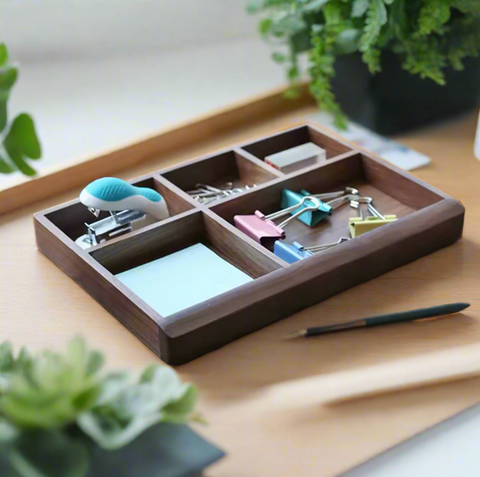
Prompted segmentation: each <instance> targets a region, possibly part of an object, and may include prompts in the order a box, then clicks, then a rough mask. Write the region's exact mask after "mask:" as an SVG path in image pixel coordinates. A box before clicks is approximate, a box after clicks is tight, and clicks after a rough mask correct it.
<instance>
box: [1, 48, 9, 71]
mask: <svg viewBox="0 0 480 477" xmlns="http://www.w3.org/2000/svg"><path fill="white" fill-rule="evenodd" d="M7 62H8V48H7V45H5V43H0V68H1V67H2V66H5V64H6V63H7Z"/></svg>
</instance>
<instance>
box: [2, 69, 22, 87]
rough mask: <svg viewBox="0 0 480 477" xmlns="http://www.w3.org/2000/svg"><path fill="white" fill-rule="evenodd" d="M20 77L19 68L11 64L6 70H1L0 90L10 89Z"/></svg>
mask: <svg viewBox="0 0 480 477" xmlns="http://www.w3.org/2000/svg"><path fill="white" fill-rule="evenodd" d="M17 78H18V69H17V68H15V67H14V66H9V67H8V68H6V69H4V70H0V90H7V91H8V90H10V89H11V88H12V86H13V85H14V84H15V81H17Z"/></svg>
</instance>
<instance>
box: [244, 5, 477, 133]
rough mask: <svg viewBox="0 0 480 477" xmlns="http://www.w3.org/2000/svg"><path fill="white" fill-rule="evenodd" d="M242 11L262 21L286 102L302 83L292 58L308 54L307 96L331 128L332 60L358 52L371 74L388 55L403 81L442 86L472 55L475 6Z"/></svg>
mask: <svg viewBox="0 0 480 477" xmlns="http://www.w3.org/2000/svg"><path fill="white" fill-rule="evenodd" d="M248 11H249V12H250V13H265V14H266V16H265V17H264V18H263V19H262V20H261V21H260V24H259V30H260V33H261V34H262V36H263V37H264V38H265V39H267V40H268V41H270V42H271V43H272V44H273V45H274V46H275V48H276V51H275V52H274V53H273V59H274V60H275V61H277V62H279V63H283V64H285V65H286V66H287V74H288V78H289V79H290V81H291V82H292V84H293V86H294V88H293V90H291V91H290V92H289V93H288V94H289V95H290V96H292V95H295V91H296V89H295V85H296V84H297V83H298V82H299V81H300V78H301V76H302V72H301V68H300V67H299V55H300V54H301V53H304V52H308V53H309V67H308V73H309V75H310V78H311V83H310V90H311V92H312V94H313V95H314V97H315V98H316V99H317V102H318V103H319V105H320V106H321V107H322V109H324V110H326V111H328V112H330V113H332V114H333V115H334V116H335V120H336V124H337V126H339V127H345V124H346V123H345V116H344V114H343V113H342V110H341V108H340V106H339V105H338V103H337V101H336V99H335V96H334V94H333V92H332V85H331V81H332V78H333V77H334V76H335V60H336V58H337V57H338V56H340V55H345V54H351V53H354V52H360V54H361V55H362V59H363V61H364V62H365V63H366V64H367V65H368V68H369V70H370V72H371V73H372V74H375V73H377V72H379V71H380V70H381V52H382V50H386V49H389V50H391V51H393V52H394V53H396V54H398V55H399V56H400V58H401V62H402V66H403V68H404V69H406V70H407V71H409V72H410V73H412V74H418V75H420V77H421V78H429V79H431V80H433V81H435V82H436V83H438V84H444V83H445V77H444V70H445V68H447V67H451V68H454V69H456V70H461V69H463V60H464V58H466V57H468V56H478V54H479V52H480V2H479V1H478V0H251V1H250V2H249V5H248ZM353 81H354V79H353Z"/></svg>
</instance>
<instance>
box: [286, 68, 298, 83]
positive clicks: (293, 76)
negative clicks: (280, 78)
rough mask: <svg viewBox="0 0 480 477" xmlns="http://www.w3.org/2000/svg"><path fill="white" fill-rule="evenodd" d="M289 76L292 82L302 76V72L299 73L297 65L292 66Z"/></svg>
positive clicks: (288, 72)
mask: <svg viewBox="0 0 480 477" xmlns="http://www.w3.org/2000/svg"><path fill="white" fill-rule="evenodd" d="M287 76H288V79H289V80H290V81H294V80H296V79H297V78H299V76H300V71H298V68H297V66H296V65H292V66H291V67H290V68H289V69H288V71H287Z"/></svg>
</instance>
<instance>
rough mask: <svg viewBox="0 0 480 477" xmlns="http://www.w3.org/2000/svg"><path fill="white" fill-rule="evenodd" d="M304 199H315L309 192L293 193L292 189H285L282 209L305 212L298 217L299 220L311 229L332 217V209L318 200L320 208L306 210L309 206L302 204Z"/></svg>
mask: <svg viewBox="0 0 480 477" xmlns="http://www.w3.org/2000/svg"><path fill="white" fill-rule="evenodd" d="M304 197H313V196H311V195H310V194H309V193H308V192H307V191H301V192H300V193H298V192H293V191H292V190H290V189H283V191H282V207H284V208H287V207H293V211H292V213H296V212H297V209H300V210H303V211H304V212H303V213H301V214H300V215H299V216H298V220H300V221H301V222H303V223H304V224H306V225H308V226H309V227H314V226H315V225H318V224H319V223H320V222H321V221H322V220H323V219H324V218H325V217H328V216H329V215H332V210H333V209H332V207H331V206H330V205H328V204H327V203H325V202H322V201H321V200H320V198H318V202H319V204H320V205H319V207H317V208H316V209H313V210H312V209H311V208H310V210H308V211H307V210H305V209H307V208H308V205H307V204H305V202H303V205H301V204H300V203H301V202H302V199H303V198H304ZM295 206H297V208H295Z"/></svg>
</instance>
